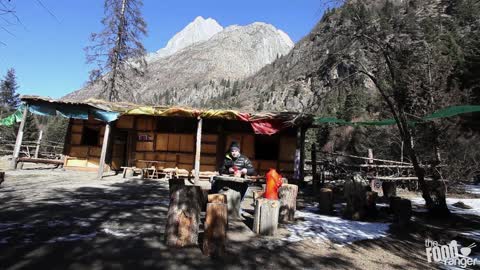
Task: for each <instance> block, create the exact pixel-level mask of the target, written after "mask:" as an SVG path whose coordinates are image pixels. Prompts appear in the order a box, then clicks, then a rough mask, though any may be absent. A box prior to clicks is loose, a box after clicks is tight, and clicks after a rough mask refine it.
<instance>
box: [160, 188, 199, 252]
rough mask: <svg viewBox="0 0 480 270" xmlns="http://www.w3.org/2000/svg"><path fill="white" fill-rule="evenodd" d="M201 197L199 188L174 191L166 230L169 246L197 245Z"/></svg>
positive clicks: (166, 240)
mask: <svg viewBox="0 0 480 270" xmlns="http://www.w3.org/2000/svg"><path fill="white" fill-rule="evenodd" d="M201 196H202V190H201V188H200V187H198V186H181V187H179V188H177V189H176V190H174V191H173V193H172V195H171V197H170V206H169V208H168V214H167V225H166V228H165V243H166V244H167V246H170V247H185V246H192V245H197V242H198V227H199V223H200V200H201Z"/></svg>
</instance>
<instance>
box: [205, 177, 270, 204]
mask: <svg viewBox="0 0 480 270" xmlns="http://www.w3.org/2000/svg"><path fill="white" fill-rule="evenodd" d="M261 179H265V177H261V176H247V177H246V178H243V177H235V176H233V175H217V176H213V177H212V192H213V193H217V192H219V191H220V190H221V189H222V188H223V187H228V188H231V189H233V190H235V191H238V192H240V194H241V198H242V200H243V198H244V197H245V193H246V192H247V189H248V186H249V185H252V184H254V183H261Z"/></svg>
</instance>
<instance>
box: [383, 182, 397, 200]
mask: <svg viewBox="0 0 480 270" xmlns="http://www.w3.org/2000/svg"><path fill="white" fill-rule="evenodd" d="M382 191H383V198H385V199H390V198H391V197H395V196H397V185H396V183H395V182H393V181H383V182H382Z"/></svg>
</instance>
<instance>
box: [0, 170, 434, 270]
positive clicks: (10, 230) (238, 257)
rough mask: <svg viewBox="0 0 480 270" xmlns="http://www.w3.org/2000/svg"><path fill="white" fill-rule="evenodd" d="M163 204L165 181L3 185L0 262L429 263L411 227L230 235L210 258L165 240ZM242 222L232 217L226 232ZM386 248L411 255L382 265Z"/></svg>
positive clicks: (0, 265)
mask: <svg viewBox="0 0 480 270" xmlns="http://www.w3.org/2000/svg"><path fill="white" fill-rule="evenodd" d="M18 185H19V186H21V187H22V188H23V190H27V191H28V188H29V186H28V185H26V184H25V185H24V186H22V185H21V183H19V184H18ZM32 191H33V188H32ZM25 194H26V195H25ZM31 194H32V196H35V192H32V193H31ZM22 196H28V192H27V193H22ZM168 205H169V201H168V184H167V183H166V182H163V181H148V180H137V179H132V180H128V181H124V182H115V183H112V184H109V186H108V188H103V187H97V186H94V187H88V186H80V187H77V188H69V189H63V188H55V189H51V190H48V196H44V197H42V198H40V199H34V198H33V199H31V200H25V199H22V198H18V196H17V194H16V193H15V191H14V190H12V189H8V188H7V189H0V269H62V270H63V269H242V270H245V269H365V268H366V267H367V266H366V265H365V264H364V263H363V262H367V261H369V262H370V264H367V265H370V266H371V265H372V262H373V263H374V265H375V266H377V264H378V269H408V268H432V267H433V265H428V264H427V263H426V261H425V259H424V254H423V253H419V251H421V250H424V247H423V249H422V243H423V242H421V241H422V240H421V236H418V237H416V236H414V234H410V233H407V235H401V236H398V237H397V236H396V235H395V233H393V236H392V237H387V238H383V239H377V240H367V241H360V242H358V243H356V244H353V245H348V246H346V247H336V246H334V245H331V246H328V245H317V244H314V243H309V242H305V241H302V242H297V243H289V242H286V241H281V240H279V239H278V238H274V237H271V238H269V237H257V236H249V238H248V237H247V238H246V239H243V240H241V241H240V240H238V241H235V240H232V241H229V242H228V245H227V252H226V254H225V256H224V257H223V258H221V259H216V260H213V259H210V258H209V257H206V256H204V255H203V254H202V252H201V250H200V248H199V247H189V248H183V249H171V248H169V247H166V246H165V245H164V243H163V239H164V235H163V233H164V230H165V223H166V215H167V211H168ZM249 222H251V221H249ZM249 222H247V224H248V223H249ZM250 225H251V224H250ZM245 228H246V226H245V225H243V224H239V223H238V222H232V223H231V224H230V227H229V233H231V234H235V233H240V234H241V233H243V231H244V230H245ZM319 249H322V250H319ZM376 251H381V252H383V253H379V255H378V256H377V255H376V253H375V252H376ZM365 254H366V255H365ZM389 254H394V255H395V256H398V257H401V258H412V259H411V260H408V263H395V262H390V263H387V264H385V258H384V257H385V256H389ZM363 256H365V257H363ZM352 258H353V260H352Z"/></svg>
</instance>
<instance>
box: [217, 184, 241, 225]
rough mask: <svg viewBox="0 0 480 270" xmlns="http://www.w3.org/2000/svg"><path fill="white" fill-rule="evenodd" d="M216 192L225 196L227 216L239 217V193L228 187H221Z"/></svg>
mask: <svg viewBox="0 0 480 270" xmlns="http://www.w3.org/2000/svg"><path fill="white" fill-rule="evenodd" d="M218 193H220V194H225V195H226V196H227V207H228V218H229V219H239V218H240V217H241V215H240V210H241V208H240V207H241V201H242V195H241V193H240V192H238V191H235V190H233V189H231V188H228V187H224V188H222V189H221V190H220V191H219V192H218Z"/></svg>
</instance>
